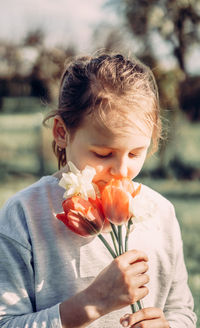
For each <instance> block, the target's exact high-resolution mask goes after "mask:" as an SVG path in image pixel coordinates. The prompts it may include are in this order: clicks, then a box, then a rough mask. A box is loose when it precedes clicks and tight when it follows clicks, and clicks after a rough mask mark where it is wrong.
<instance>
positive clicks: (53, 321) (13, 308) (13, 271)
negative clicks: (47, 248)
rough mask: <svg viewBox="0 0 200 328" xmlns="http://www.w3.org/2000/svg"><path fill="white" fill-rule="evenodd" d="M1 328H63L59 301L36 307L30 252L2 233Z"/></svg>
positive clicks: (0, 252)
mask: <svg viewBox="0 0 200 328" xmlns="http://www.w3.org/2000/svg"><path fill="white" fill-rule="evenodd" d="M0 254H1V256H0V327H3V328H4V327H5V328H7V327H9V328H11V327H15V328H17V327H18V328H19V327H20V328H23V327H24V328H25V327H26V328H33V327H34V328H35V327H41V328H47V327H50V328H61V322H60V316H59V304H56V305H54V306H52V307H50V308H47V309H42V310H40V311H38V312H36V310H35V297H34V270H33V268H32V255H31V251H30V250H29V249H27V248H26V247H24V246H23V245H21V244H20V243H19V242H17V241H15V240H13V239H12V238H10V237H7V236H5V235H3V234H0Z"/></svg>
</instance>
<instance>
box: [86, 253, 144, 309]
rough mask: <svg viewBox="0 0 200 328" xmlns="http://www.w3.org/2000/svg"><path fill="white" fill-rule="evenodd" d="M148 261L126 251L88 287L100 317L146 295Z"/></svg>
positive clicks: (141, 255) (142, 254)
mask: <svg viewBox="0 0 200 328" xmlns="http://www.w3.org/2000/svg"><path fill="white" fill-rule="evenodd" d="M147 261H148V258H147V256H146V254H145V253H143V252H142V251H137V250H131V251H128V252H126V253H124V254H122V255H120V256H119V257H117V258H116V259H115V260H113V261H112V262H111V264H110V265H108V266H107V267H106V268H105V269H104V270H103V271H102V272H101V273H100V274H99V275H98V276H97V278H96V279H95V280H94V282H93V283H92V284H91V285H90V286H89V287H88V289H87V292H88V293H89V294H90V297H91V299H93V300H95V303H96V309H97V311H98V312H99V314H100V315H104V314H106V313H109V312H112V311H114V310H117V309H120V308H123V307H125V306H127V305H130V304H132V303H135V302H136V301H138V300H140V299H142V298H143V297H145V296H146V295H147V294H148V289H147V287H145V286H144V285H145V284H146V283H148V282H149V276H148V275H147V274H146V271H147V270H148V264H147Z"/></svg>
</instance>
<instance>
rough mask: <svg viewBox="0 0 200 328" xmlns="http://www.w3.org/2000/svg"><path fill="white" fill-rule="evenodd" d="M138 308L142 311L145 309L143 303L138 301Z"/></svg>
mask: <svg viewBox="0 0 200 328" xmlns="http://www.w3.org/2000/svg"><path fill="white" fill-rule="evenodd" d="M137 306H138V308H139V310H142V309H143V305H142V301H137Z"/></svg>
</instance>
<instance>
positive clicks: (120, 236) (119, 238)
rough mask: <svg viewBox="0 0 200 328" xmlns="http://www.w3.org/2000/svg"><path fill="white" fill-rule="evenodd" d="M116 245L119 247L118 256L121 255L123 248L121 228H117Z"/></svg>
mask: <svg viewBox="0 0 200 328" xmlns="http://www.w3.org/2000/svg"><path fill="white" fill-rule="evenodd" d="M118 245H119V255H121V254H123V247H122V226H121V225H119V226H118Z"/></svg>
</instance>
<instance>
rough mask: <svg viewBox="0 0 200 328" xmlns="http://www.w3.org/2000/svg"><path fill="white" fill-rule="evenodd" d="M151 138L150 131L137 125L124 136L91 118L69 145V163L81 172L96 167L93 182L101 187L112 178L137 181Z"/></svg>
mask: <svg viewBox="0 0 200 328" xmlns="http://www.w3.org/2000/svg"><path fill="white" fill-rule="evenodd" d="M151 134H152V130H151V129H149V128H148V129H147V127H145V126H143V125H142V126H140V128H139V127H138V126H136V125H135V124H134V125H133V126H132V127H131V129H130V128H129V129H126V131H125V132H124V133H123V132H120V134H119V133H118V131H116V132H113V130H112V132H111V131H108V130H106V129H103V128H102V127H100V126H97V123H95V122H94V120H92V119H91V117H89V116H88V117H86V118H85V120H84V122H83V124H82V126H81V127H80V128H78V129H77V131H76V132H75V135H74V136H73V138H72V140H71V141H70V142H68V144H67V148H66V155H67V160H68V161H71V162H73V163H74V164H75V165H76V167H77V168H78V169H80V170H82V169H84V167H85V166H86V165H90V166H92V167H94V168H95V169H96V172H97V173H96V176H95V177H94V182H96V183H97V184H98V185H99V186H103V185H104V184H106V183H107V182H109V181H110V180H111V179H112V178H122V177H127V178H129V179H134V178H135V177H136V176H137V175H138V174H139V172H140V170H141V168H142V166H143V164H144V160H145V158H146V154H147V150H148V148H149V146H150V142H151Z"/></svg>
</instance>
